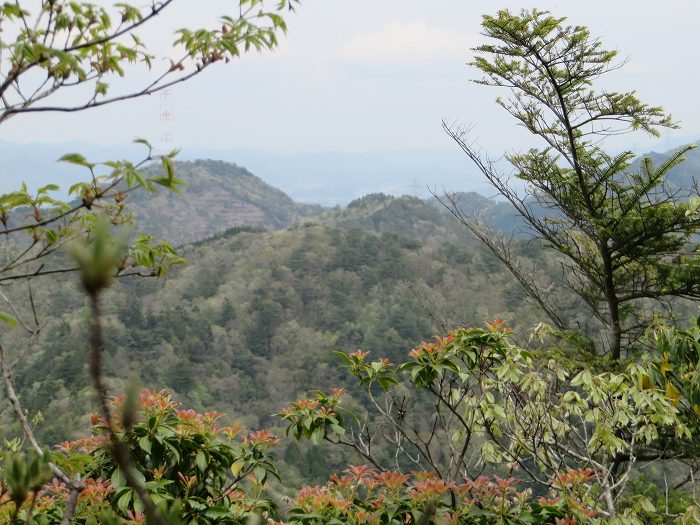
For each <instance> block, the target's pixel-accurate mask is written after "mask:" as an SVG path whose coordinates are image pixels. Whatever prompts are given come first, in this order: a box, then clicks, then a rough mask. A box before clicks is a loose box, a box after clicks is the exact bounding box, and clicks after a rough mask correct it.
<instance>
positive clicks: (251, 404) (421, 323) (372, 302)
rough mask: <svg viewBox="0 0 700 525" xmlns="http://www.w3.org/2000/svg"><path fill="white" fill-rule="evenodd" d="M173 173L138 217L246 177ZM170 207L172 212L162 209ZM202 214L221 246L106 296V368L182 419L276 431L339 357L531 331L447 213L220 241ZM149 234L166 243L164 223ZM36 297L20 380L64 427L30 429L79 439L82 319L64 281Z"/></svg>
mask: <svg viewBox="0 0 700 525" xmlns="http://www.w3.org/2000/svg"><path fill="white" fill-rule="evenodd" d="M210 167H214V168H215V169H217V170H218V171H217V172H211V171H206V169H207V168H210ZM177 168H178V170H182V171H183V172H184V175H185V177H186V176H187V175H188V174H189V173H190V170H197V172H196V176H193V177H190V180H189V187H188V188H186V189H184V190H182V193H181V195H174V196H170V197H169V199H168V201H164V200H163V198H162V197H160V196H155V197H151V199H152V200H151V201H150V202H148V203H144V205H143V206H142V208H143V210H144V211H143V212H142V213H143V217H149V216H160V217H163V216H166V217H167V216H168V214H169V213H178V214H179V213H182V210H185V209H189V208H195V207H199V208H202V207H203V206H200V203H201V200H200V199H201V198H202V196H208V195H211V194H212V193H213V192H221V193H219V195H220V198H222V199H223V197H224V196H227V197H228V194H225V193H223V190H222V189H221V188H222V187H226V185H228V187H230V188H236V187H239V186H240V185H242V183H241V182H239V181H240V180H241V179H242V180H243V182H245V181H246V180H249V179H250V178H251V177H252V175H250V174H248V173H246V172H245V171H244V170H241V169H240V168H237V167H236V166H235V165H226V164H223V163H216V162H209V161H207V162H198V163H193V164H190V163H182V164H178V165H177ZM232 174H233V175H232ZM185 180H188V179H187V178H185ZM254 182H255V183H256V184H257V186H255V187H253V188H252V189H251V190H249V192H248V193H243V194H242V195H241V197H240V199H241V200H244V199H245V200H246V202H258V203H260V210H261V214H263V215H265V214H266V213H272V212H271V211H270V210H271V209H273V208H274V209H276V213H277V214H278V216H279V214H281V211H280V209H279V208H278V207H277V206H278V202H279V201H282V202H290V203H291V200H289V201H287V198H286V197H285V196H284V195H283V194H281V192H278V191H270V188H269V187H267V186H266V185H264V184H262V183H261V182H259V181H254ZM234 191H235V189H234V190H231V192H232V193H233V192H234ZM234 195H237V194H234ZM146 196H147V197H150V196H149V195H146ZM268 197H269V198H268ZM170 201H174V202H176V203H178V204H177V205H176V206H174V209H173V210H171V211H168V210H163V209H162V207H163V206H168V205H169V203H170ZM183 201H184V203H187V202H188V201H189V204H184V203H183ZM234 202H235V200H234ZM288 209H289V210H297V209H304V208H303V207H302V206H300V205H296V204H294V203H291V204H290V205H289V206H288ZM209 211H211V212H212V214H211V215H210V216H209V217H207V218H202V221H205V220H208V221H210V222H207V223H206V224H208V225H210V226H211V228H210V229H209V228H207V232H211V233H213V234H214V235H213V236H212V237H211V238H206V237H205V238H202V239H199V240H197V242H194V243H189V244H183V245H182V246H181V249H180V253H181V255H183V256H184V257H186V258H187V260H188V264H187V265H186V266H184V267H182V268H178V269H176V270H174V272H173V274H172V275H171V276H170V277H168V278H167V279H166V280H165V282H160V281H155V280H153V279H133V278H129V279H122V280H121V281H119V282H117V283H115V285H114V287H113V288H112V289H111V290H110V291H109V292H108V294H107V295H106V296H105V323H106V330H107V333H108V334H109V342H108V346H107V356H108V357H107V365H106V366H107V373H108V375H109V376H110V378H111V381H112V384H113V385H114V387H115V388H117V389H119V388H123V387H124V386H125V385H126V384H127V383H128V380H129V379H131V378H136V379H137V380H138V381H139V382H140V384H142V385H147V386H149V388H161V387H162V388H168V389H169V390H171V391H172V392H174V393H175V396H176V399H178V400H179V401H182V402H183V403H184V404H186V405H187V406H192V407H195V408H197V409H200V410H209V409H217V410H221V411H224V412H226V413H227V414H230V415H231V417H234V418H241V419H242V421H244V422H245V423H246V424H247V426H250V427H251V428H252V427H259V426H269V425H274V424H276V421H275V420H274V419H273V418H271V417H270V416H271V414H272V413H274V412H276V411H278V410H279V409H280V408H281V407H282V405H283V403H282V402H281V401H282V400H289V399H294V398H295V397H297V396H299V395H302V394H304V393H305V392H306V391H307V390H308V389H309V388H310V386H311V385H313V387H314V388H325V387H330V386H332V385H334V384H336V383H338V381H339V380H340V377H341V372H340V371H339V370H338V362H337V358H336V357H335V355H334V354H333V352H334V351H343V352H350V351H354V350H356V349H357V348H362V349H364V350H369V351H372V352H374V353H375V354H376V355H382V356H387V357H390V358H391V359H395V360H398V359H400V358H401V357H403V356H404V355H405V354H406V352H407V351H408V349H410V348H413V347H414V346H416V345H417V344H418V343H420V342H421V341H422V340H425V339H428V338H430V337H431V336H432V335H433V334H435V333H439V332H440V331H442V330H444V329H445V328H446V327H450V326H456V325H465V326H467V325H476V324H480V323H481V322H482V321H484V320H488V319H492V318H495V317H497V316H500V317H503V318H504V319H506V320H508V323H509V326H511V327H513V328H516V329H520V330H522V331H523V332H524V331H525V330H526V329H528V328H530V327H531V326H532V325H533V324H534V323H535V322H536V320H537V316H536V312H535V311H534V309H533V308H532V307H531V306H529V305H528V304H527V303H526V302H525V301H523V296H522V292H521V291H520V289H519V288H518V286H517V283H515V282H513V280H512V279H511V278H510V277H509V276H508V275H507V274H504V273H503V272H502V270H501V268H500V267H499V265H498V264H497V263H496V261H494V260H493V259H492V258H491V256H490V255H489V254H488V252H487V251H486V250H485V249H484V248H483V247H482V246H481V245H480V244H479V243H478V242H476V241H475V240H474V239H473V238H472V237H471V236H470V235H469V234H468V233H466V232H465V231H464V230H463V228H461V227H460V226H459V225H458V224H457V223H456V221H454V219H452V218H451V217H450V216H449V215H448V214H447V213H445V211H444V210H443V209H441V207H438V206H434V205H432V204H429V203H426V202H424V201H422V200H419V199H416V198H413V197H408V196H405V197H391V196H386V195H381V194H379V195H369V196H366V197H363V198H361V199H358V200H356V201H353V202H352V203H350V204H349V205H348V206H347V207H342V208H340V207H339V208H336V209H334V210H330V211H323V212H322V213H320V214H316V215H313V216H308V217H306V218H301V219H297V220H296V223H295V224H294V225H291V226H290V227H288V228H283V229H268V228H265V223H263V224H258V225H255V226H250V225H240V226H234V227H231V228H229V229H227V230H225V231H223V232H219V233H216V232H217V230H218V229H219V228H220V226H221V225H220V222H219V221H221V220H223V219H222V218H221V217H220V215H219V214H218V213H215V210H209ZM291 217H293V215H292V214H291V212H289V218H287V219H286V220H288V221H289V222H291ZM142 224H144V225H145V226H146V227H147V228H148V229H149V230H150V231H151V232H152V233H157V234H160V233H163V232H161V231H159V229H160V228H161V227H164V228H167V227H168V224H169V223H168V221H162V222H149V221H144V222H142ZM277 224H278V225H279V224H280V223H277ZM188 225H192V226H194V228H193V229H191V230H190V229H188V228H187V226H188ZM180 228H181V230H182V231H181V235H183V236H186V237H187V238H189V239H192V238H194V237H195V236H196V235H198V232H199V231H201V230H200V228H201V227H200V225H199V224H198V223H193V222H189V221H188V222H187V223H185V224H183V225H181V226H180ZM166 233H167V231H166ZM520 250H521V252H522V254H523V255H524V256H525V257H526V258H527V260H528V264H532V266H533V268H536V269H537V271H538V272H539V273H541V274H542V275H546V274H547V272H548V271H551V272H556V271H558V270H557V268H556V266H555V265H554V264H553V263H552V262H549V261H548V260H547V259H546V258H544V256H543V254H542V252H541V250H540V248H539V247H537V246H534V245H528V244H526V243H522V245H521V248H520ZM465 283H466V284H465ZM41 284H42V283H41V281H36V284H35V285H34V286H35V291H36V293H37V294H39V295H40V296H41V297H42V305H41V310H42V317H43V318H44V322H45V326H44V328H43V329H42V333H41V335H40V336H39V338H38V339H37V340H36V342H35V343H33V346H32V351H31V358H30V359H29V360H27V361H26V362H21V363H19V364H18V368H17V370H16V371H15V380H16V382H17V386H18V389H19V391H20V392H21V394H22V399H23V402H24V405H25V407H26V408H27V409H28V411H29V413H30V414H32V415H34V414H36V413H37V412H39V411H41V412H43V413H44V414H59V413H60V414H61V416H60V417H51V418H46V420H45V421H44V422H43V423H41V424H40V425H39V426H38V428H37V433H38V434H39V435H40V436H41V437H42V438H44V439H45V440H46V441H47V442H58V441H61V440H63V439H67V438H75V437H77V436H79V435H81V434H82V433H83V432H84V428H85V426H86V421H87V415H88V413H89V412H90V401H89V393H88V392H89V385H88V378H87V375H86V369H85V366H86V365H85V364H84V361H83V360H82V359H81V355H84V353H85V352H86V351H87V340H86V339H85V334H86V331H87V328H88V325H87V318H86V313H87V310H86V306H85V303H84V299H83V297H82V295H81V293H80V291H79V289H78V288H77V285H76V283H75V281H74V280H73V279H69V278H67V279H63V281H62V282H61V283H60V284H59V285H58V287H56V285H57V283H56V282H55V281H54V282H51V283H50V284H51V287H52V291H51V293H50V294H49V293H48V292H47V293H46V294H45V295H44V290H43V289H42V287H41ZM46 284H48V283H46ZM310 374H311V375H310ZM311 379H312V380H311ZM4 420H5V425H4V428H5V429H6V430H5V432H4V434H5V436H6V437H9V436H12V435H16V433H17V432H18V430H19V429H18V428H17V427H16V425H14V424H13V423H12V421H11V420H12V418H11V415H10V413H9V412H7V411H6V412H5V416H4Z"/></svg>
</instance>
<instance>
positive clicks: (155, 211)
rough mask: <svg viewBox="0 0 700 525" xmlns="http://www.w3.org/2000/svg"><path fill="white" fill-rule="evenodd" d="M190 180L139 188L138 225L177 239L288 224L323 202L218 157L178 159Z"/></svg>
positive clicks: (178, 169)
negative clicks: (299, 198)
mask: <svg viewBox="0 0 700 525" xmlns="http://www.w3.org/2000/svg"><path fill="white" fill-rule="evenodd" d="M175 168H176V174H177V177H178V178H179V179H182V180H183V181H185V183H186V184H187V186H186V187H185V188H183V189H182V190H181V191H180V192H179V193H172V192H166V191H163V192H158V193H147V192H135V193H133V196H130V197H129V198H131V199H133V200H132V204H133V210H134V217H135V219H136V221H137V223H138V226H139V229H140V230H142V231H144V232H146V233H151V234H155V235H158V236H160V237H163V238H165V239H168V240H170V241H172V242H173V243H175V244H184V243H188V242H193V241H198V240H202V239H204V238H207V237H211V236H213V235H215V234H217V233H220V232H223V231H225V230H227V229H229V228H233V227H236V226H239V227H240V226H252V227H262V228H268V229H279V228H286V227H288V226H291V225H293V224H294V223H295V222H296V221H297V220H299V219H300V218H302V217H305V216H308V215H311V214H315V213H319V212H320V211H321V210H322V208H321V207H320V206H314V205H307V204H299V203H296V202H294V201H293V200H292V199H291V198H290V197H288V196H287V195H286V194H285V193H284V192H282V191H280V190H278V189H277V188H274V187H272V186H270V185H269V184H267V183H265V182H263V181H262V180H261V179H260V178H258V177H256V176H255V175H253V174H252V173H250V172H249V171H248V170H246V169H245V168H242V167H240V166H238V165H236V164H231V163H227V162H222V161H215V160H197V161H194V162H178V163H176V166H175Z"/></svg>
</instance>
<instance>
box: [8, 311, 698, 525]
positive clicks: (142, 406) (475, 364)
mask: <svg viewBox="0 0 700 525" xmlns="http://www.w3.org/2000/svg"><path fill="white" fill-rule="evenodd" d="M509 337H510V335H509V332H508V330H507V329H505V328H504V326H503V324H502V322H496V323H491V324H490V325H489V326H488V327H487V328H485V329H479V328H470V329H457V330H454V331H452V332H451V333H450V334H448V335H447V336H445V337H442V338H437V340H436V341H435V342H431V343H423V344H422V345H420V346H419V347H418V348H416V349H414V350H412V351H411V352H410V354H409V358H408V359H407V360H405V361H404V362H403V363H401V364H399V365H392V364H391V363H389V362H388V361H387V360H381V359H380V360H377V361H370V360H369V359H368V358H367V354H366V353H364V352H362V351H358V352H353V353H351V354H343V360H344V361H345V363H346V366H347V367H348V368H349V369H350V371H351V372H352V373H353V374H354V375H355V376H356V377H357V378H358V379H359V381H360V383H361V384H362V386H363V388H364V389H365V392H366V394H367V395H368V396H369V399H370V400H371V402H370V405H369V406H370V407H373V408H372V409H370V411H368V413H366V414H362V415H354V414H351V413H350V412H349V411H347V410H346V409H344V408H343V403H344V401H345V400H344V399H343V398H344V397H346V396H348V394H347V393H346V392H345V390H344V389H333V390H332V391H331V392H330V393H329V394H325V393H322V392H316V393H315V396H314V397H313V398H311V399H302V400H299V401H296V402H293V403H290V405H289V407H288V408H287V409H286V410H285V411H283V412H282V414H281V415H282V417H283V418H284V419H285V420H287V422H288V423H289V430H290V431H291V432H293V433H294V435H295V436H296V437H298V438H301V437H306V438H309V439H310V440H312V441H314V442H320V441H321V440H326V441H330V442H333V443H336V444H342V445H346V446H350V447H353V448H354V449H355V450H356V451H357V452H359V454H360V455H361V456H364V458H365V460H367V462H368V463H372V466H371V467H370V466H367V465H358V466H351V467H350V468H348V469H346V470H345V471H344V472H343V474H342V475H335V476H333V477H332V478H331V479H330V481H329V483H327V484H326V485H325V486H317V487H306V488H304V489H302V490H301V491H300V492H299V494H298V495H297V496H296V497H295V498H293V499H291V500H289V501H288V502H287V504H280V503H279V502H274V501H273V499H272V498H271V497H270V493H271V491H270V489H269V487H268V486H267V481H268V478H270V477H271V476H273V477H276V476H277V472H276V469H275V466H274V463H273V458H272V455H271V448H272V447H273V446H274V445H275V444H276V443H277V439H276V438H275V437H274V436H272V435H271V434H270V433H268V432H266V431H258V432H252V433H248V434H243V433H242V431H241V429H240V428H239V426H238V425H234V426H229V427H223V426H220V425H219V424H218V423H217V421H218V420H219V419H220V416H221V414H219V413H213V412H209V413H205V414H200V413H197V412H195V411H193V410H184V409H182V408H181V407H180V406H179V404H178V403H176V402H173V401H172V399H171V397H170V395H169V394H167V393H165V392H164V391H159V392H150V391H148V390H146V391H144V392H143V393H142V395H141V397H140V399H138V400H137V399H134V398H133V397H129V396H128V397H126V398H118V399H115V400H114V401H113V402H112V411H113V412H114V413H115V414H120V415H119V417H117V418H115V421H113V423H112V429H113V430H114V431H115V432H116V434H117V435H118V437H119V439H120V440H121V442H122V443H124V444H125V445H126V446H127V447H128V450H129V452H130V454H131V463H132V465H133V466H134V467H135V471H134V473H135V476H136V477H137V478H138V480H139V481H140V483H141V485H142V486H143V487H145V489H146V491H147V492H148V494H149V496H150V498H151V500H152V501H153V503H154V504H155V505H157V506H158V508H159V513H160V515H161V516H162V518H163V519H164V522H165V523H173V524H174V523H191V524H243V523H249V522H250V521H249V520H251V519H254V520H257V522H259V523H260V522H261V521H260V520H262V522H265V521H267V522H269V523H275V521H274V520H276V519H285V520H286V523H290V524H295V525H297V524H298V525H311V524H330V523H335V524H345V523H348V524H349V523H353V524H380V523H381V524H383V523H387V524H388V523H396V524H399V523H425V524H428V523H435V524H442V523H445V524H447V523H459V524H471V523H476V524H492V523H493V524H496V523H511V524H545V523H600V524H604V523H605V524H620V523H640V524H641V523H670V522H672V521H674V520H675V521H677V522H680V523H692V522H693V520H697V519H698V518H699V517H700V506H698V503H697V502H696V501H693V499H692V497H691V494H690V493H689V492H679V491H671V493H670V494H669V496H668V497H664V496H663V494H662V492H661V490H660V489H659V487H658V483H657V484H655V481H654V480H653V479H651V478H649V479H648V480H647V481H648V484H647V485H646V486H645V485H644V483H643V479H642V478H640V477H639V472H640V470H641V469H645V470H646V471H648V469H647V466H648V465H649V464H650V463H651V462H652V461H653V462H654V463H656V464H659V463H663V462H668V461H669V460H671V459H673V460H674V461H675V463H674V465H676V466H680V465H684V464H685V465H687V468H690V469H694V468H695V465H694V464H692V461H693V458H694V457H695V454H694V453H692V451H690V452H689V449H688V446H689V445H692V443H693V436H695V435H697V432H696V428H697V414H696V412H697V410H698V406H697V405H696V403H695V400H694V399H693V396H694V395H695V388H696V383H697V380H698V374H697V362H698V355H699V353H698V351H699V349H700V330H698V329H697V328H695V329H692V330H689V331H686V332H683V331H678V330H673V329H670V328H662V329H659V330H658V331H657V333H656V334H655V338H656V339H655V341H656V343H657V348H658V352H659V355H658V357H659V359H658V360H653V359H650V360H649V361H648V362H645V363H638V364H633V365H630V366H629V368H628V370H627V371H625V372H614V373H613V372H599V373H591V372H589V371H588V370H573V369H570V368H571V367H569V368H568V369H567V368H565V367H563V366H561V365H559V364H557V363H554V362H552V361H551V360H546V359H545V360H544V361H542V360H540V359H539V357H540V351H538V350H536V349H531V350H526V349H524V348H521V347H519V346H517V345H515V344H513V343H511V342H510V339H509ZM426 393H427V394H429V395H428V396H425V394H426ZM426 400H427V401H428V402H427V403H426ZM420 403H425V404H426V405H427V406H432V407H433V413H432V414H431V415H429V416H428V420H427V421H423V422H421V419H425V412H424V409H421V412H417V408H416V407H417V406H418V404H420ZM134 406H137V407H138V410H134V408H131V407H134ZM372 410H374V411H375V412H374V413H372ZM419 413H420V414H423V415H422V416H421V417H418V416H417V414H419ZM92 422H93V430H92V434H91V436H90V437H88V438H85V439H81V440H78V441H73V442H64V443H61V444H60V445H59V446H58V447H57V450H56V451H53V452H51V453H50V454H46V455H45V456H44V457H43V458H42V457H38V456H27V455H23V454H22V453H19V452H18V451H19V449H20V448H21V447H20V443H19V442H15V443H6V448H8V450H7V451H6V452H5V453H4V456H5V458H4V461H5V464H4V468H3V470H2V474H1V475H2V477H1V479H2V499H0V521H2V522H3V523H13V522H16V523H38V524H47V525H51V524H58V523H62V520H63V515H64V512H65V511H66V508H67V507H68V506H69V505H70V504H71V494H72V493H71V490H70V488H69V487H67V486H66V485H65V484H64V483H61V482H60V481H59V480H57V479H54V475H53V473H52V472H51V471H50V470H49V468H48V465H49V463H48V461H49V460H50V461H51V462H53V464H55V465H57V466H58V467H60V468H61V469H62V470H63V471H65V472H66V473H68V474H70V475H71V476H72V477H77V478H78V479H81V480H82V482H83V484H84V487H85V488H84V489H83V490H82V492H80V495H79V496H78V498H77V507H76V510H75V514H74V517H73V519H72V523H80V524H88V523H95V524H98V523H101V524H112V523H114V524H117V523H122V524H123V523H146V522H147V520H146V517H145V516H144V514H143V506H142V503H141V501H140V499H139V497H138V496H137V495H136V494H135V493H134V490H133V489H132V488H131V486H130V485H129V483H127V479H126V476H124V473H123V472H122V471H121V470H120V467H118V466H117V461H116V460H115V458H114V455H113V453H112V450H111V449H110V448H109V445H110V441H109V437H108V435H107V429H106V427H105V425H104V422H103V421H102V419H101V417H100V416H93V419H92ZM242 435H245V437H241V436H242ZM383 440H384V441H386V442H385V443H381V442H382V441H383ZM387 442H388V443H387ZM387 450H390V451H393V452H394V453H392V454H387ZM660 451H663V455H661V454H660ZM654 453H656V456H654V457H653V459H652V455H653V454H654ZM686 456H687V457H686ZM683 468H686V467H683ZM277 523H283V522H277Z"/></svg>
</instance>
